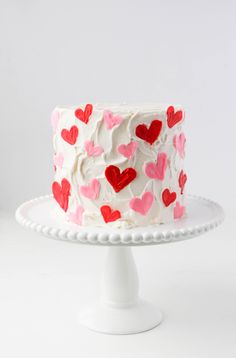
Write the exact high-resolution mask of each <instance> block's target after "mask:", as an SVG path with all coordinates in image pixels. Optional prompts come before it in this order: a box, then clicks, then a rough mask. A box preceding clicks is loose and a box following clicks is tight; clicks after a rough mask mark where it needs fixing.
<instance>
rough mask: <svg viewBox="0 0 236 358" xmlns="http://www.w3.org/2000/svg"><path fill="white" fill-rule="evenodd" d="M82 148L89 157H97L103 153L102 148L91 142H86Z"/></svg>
mask: <svg viewBox="0 0 236 358" xmlns="http://www.w3.org/2000/svg"><path fill="white" fill-rule="evenodd" d="M84 148H85V150H86V152H87V154H88V156H90V157H97V156H99V155H100V154H102V153H103V152H104V150H103V148H102V147H101V146H100V145H96V146H95V145H94V143H93V141H92V140H86V141H85V143H84Z"/></svg>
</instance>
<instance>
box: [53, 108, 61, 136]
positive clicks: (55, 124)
mask: <svg viewBox="0 0 236 358" xmlns="http://www.w3.org/2000/svg"><path fill="white" fill-rule="evenodd" d="M59 119H60V114H59V112H58V111H56V110H54V111H53V112H52V115H51V124H52V128H53V132H54V133H56V131H57V127H58V123H59Z"/></svg>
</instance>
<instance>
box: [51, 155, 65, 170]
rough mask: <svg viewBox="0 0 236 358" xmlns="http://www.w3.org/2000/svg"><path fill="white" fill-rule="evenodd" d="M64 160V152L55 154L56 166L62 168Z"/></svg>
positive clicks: (54, 161)
mask: <svg viewBox="0 0 236 358" xmlns="http://www.w3.org/2000/svg"><path fill="white" fill-rule="evenodd" d="M63 162H64V156H63V154H62V153H58V154H55V155H54V157H53V163H54V165H55V166H58V167H59V168H62V165H63Z"/></svg>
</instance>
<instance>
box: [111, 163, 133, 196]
mask: <svg viewBox="0 0 236 358" xmlns="http://www.w3.org/2000/svg"><path fill="white" fill-rule="evenodd" d="M105 176H106V178H107V180H108V182H109V183H110V184H111V186H112V187H113V189H114V190H115V192H116V193H118V192H119V191H121V190H122V189H124V188H125V187H126V186H127V185H128V184H129V183H131V182H132V181H133V180H134V179H135V178H136V176H137V173H136V170H135V169H134V168H126V169H125V170H123V172H122V173H121V172H120V169H119V168H118V167H116V166H115V165H109V166H108V167H107V168H106V170H105Z"/></svg>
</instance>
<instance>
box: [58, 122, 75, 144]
mask: <svg viewBox="0 0 236 358" xmlns="http://www.w3.org/2000/svg"><path fill="white" fill-rule="evenodd" d="M78 134H79V130H78V128H77V127H76V126H72V127H71V129H70V130H69V131H68V130H67V129H62V131H61V136H62V138H63V139H64V140H65V141H66V142H67V143H69V144H71V145H73V144H75V142H76V139H77V137H78Z"/></svg>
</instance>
